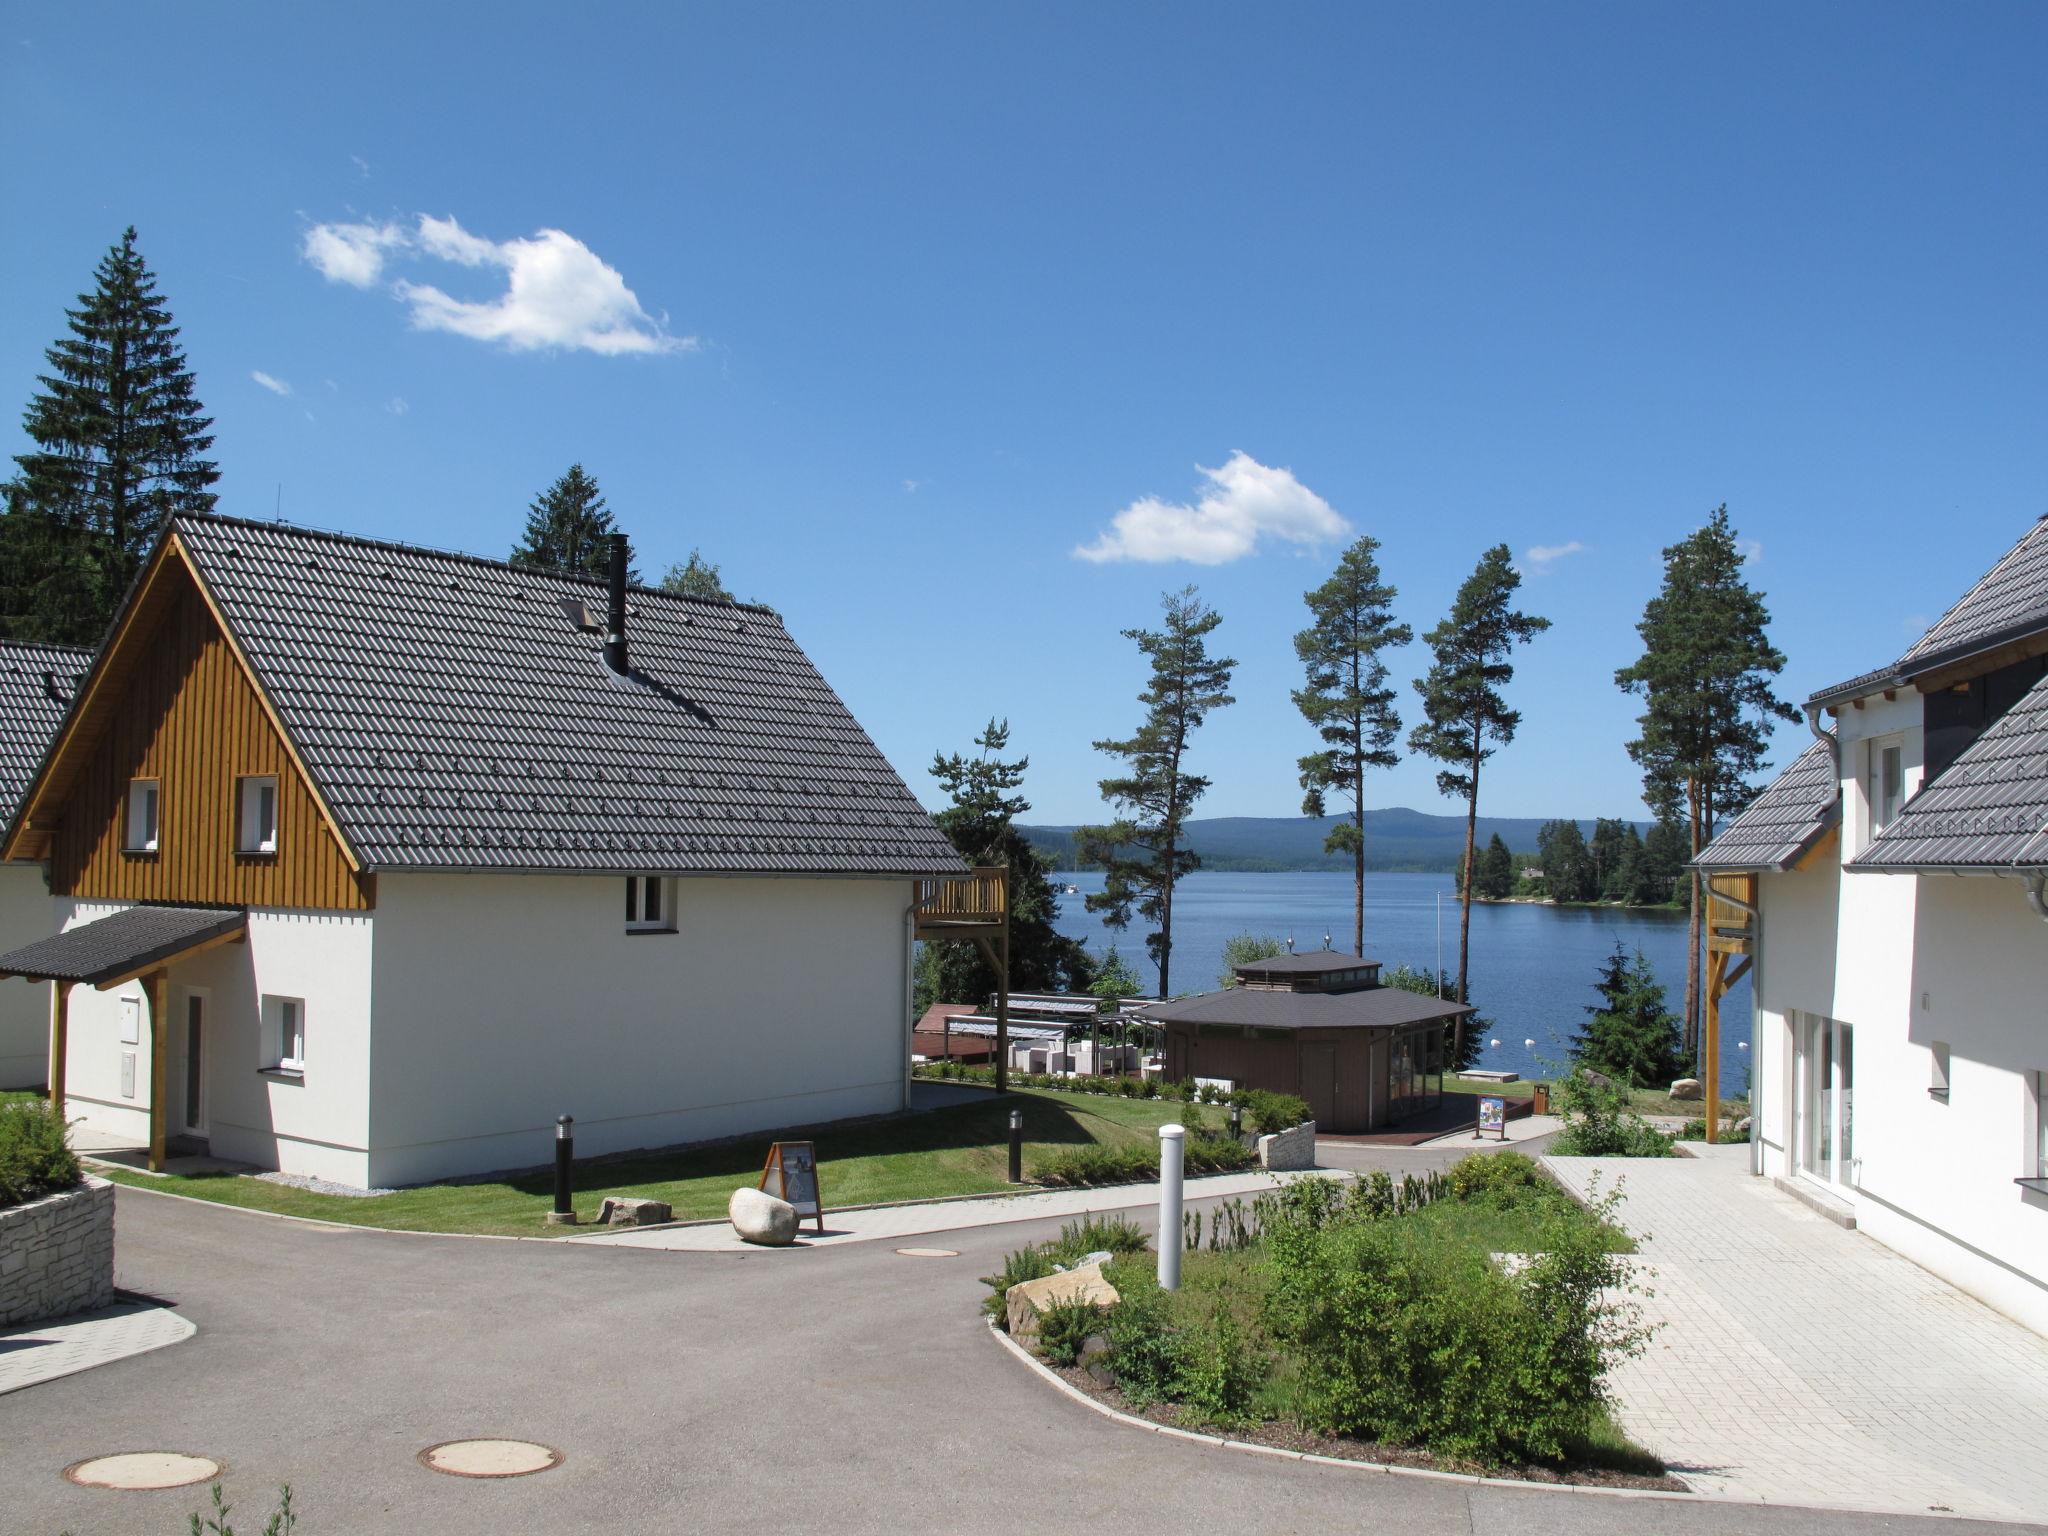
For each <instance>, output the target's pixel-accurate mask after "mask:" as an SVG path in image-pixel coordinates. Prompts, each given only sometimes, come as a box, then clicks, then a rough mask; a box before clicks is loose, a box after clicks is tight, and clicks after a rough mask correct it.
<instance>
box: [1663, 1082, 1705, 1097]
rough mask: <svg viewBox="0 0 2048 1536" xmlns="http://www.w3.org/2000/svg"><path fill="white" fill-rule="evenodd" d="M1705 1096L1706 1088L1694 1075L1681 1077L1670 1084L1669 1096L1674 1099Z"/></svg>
mask: <svg viewBox="0 0 2048 1536" xmlns="http://www.w3.org/2000/svg"><path fill="white" fill-rule="evenodd" d="M1706 1096H1707V1090H1706V1089H1705V1088H1703V1087H1702V1086H1701V1085H1700V1080H1699V1079H1698V1078H1696V1077H1681V1078H1680V1079H1679V1080H1678V1081H1677V1082H1675V1083H1673V1084H1672V1085H1671V1097H1673V1098H1674V1099H1703V1098H1705V1097H1706Z"/></svg>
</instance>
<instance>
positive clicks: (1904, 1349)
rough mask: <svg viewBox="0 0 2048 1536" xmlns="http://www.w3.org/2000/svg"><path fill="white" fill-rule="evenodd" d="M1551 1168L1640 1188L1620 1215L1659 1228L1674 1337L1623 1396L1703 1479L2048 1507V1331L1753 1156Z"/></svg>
mask: <svg viewBox="0 0 2048 1536" xmlns="http://www.w3.org/2000/svg"><path fill="white" fill-rule="evenodd" d="M1731 1150H1732V1149H1731ZM1742 1150H1743V1151H1746V1150H1747V1149H1746V1148H1745V1149H1742ZM1544 1162H1545V1165H1546V1166H1547V1167H1549V1168H1550V1169H1551V1170H1552V1171H1553V1172H1554V1173H1556V1175H1557V1176H1558V1177H1559V1178H1560V1179H1562V1180H1563V1181H1564V1182H1565V1183H1566V1184H1567V1185H1568V1186H1570V1187H1571V1188H1573V1189H1574V1190H1577V1191H1579V1192H1580V1193H1582V1194H1583V1193H1585V1192H1587V1191H1588V1190H1589V1189H1591V1188H1592V1187H1593V1185H1594V1180H1595V1177H1596V1176H1597V1178H1598V1183H1599V1187H1601V1188H1603V1189H1612V1188H1613V1187H1614V1186H1615V1184H1616V1181H1617V1180H1622V1181H1624V1182H1623V1186H1622V1187H1623V1189H1624V1191H1625V1193H1624V1203H1623V1207H1622V1211H1621V1220H1622V1221H1623V1223H1624V1224H1625V1225H1626V1226H1627V1227H1628V1228H1629V1229H1630V1230H1631V1231H1632V1232H1635V1233H1637V1234H1639V1235H1641V1234H1645V1233H1647V1234H1648V1236H1647V1237H1646V1238H1645V1239H1644V1241H1643V1244H1642V1252H1643V1261H1644V1265H1645V1266H1646V1270H1647V1271H1648V1273H1647V1276H1646V1278H1647V1283H1648V1284H1649V1285H1650V1286H1651V1287H1652V1288H1653V1289H1654V1291H1655V1295H1654V1296H1653V1297H1651V1298H1650V1299H1649V1301H1648V1302H1647V1303H1646V1304H1645V1310H1646V1313H1647V1315H1648V1318H1649V1320H1650V1321H1652V1322H1656V1323H1659V1324H1661V1325H1662V1327H1661V1329H1660V1331H1659V1332H1658V1334H1657V1336H1656V1338H1655V1339H1654V1340H1653V1342H1652V1343H1651V1345H1650V1348H1649V1350H1648V1352H1647V1353H1646V1354H1645V1355H1643V1356H1642V1357H1641V1358H1639V1359H1636V1360H1633V1361H1630V1362H1628V1363H1627V1364H1626V1365H1624V1366H1623V1367H1622V1368H1621V1369H1620V1371H1619V1372H1617V1374H1616V1379H1615V1386H1616V1389H1617V1392H1618V1395H1619V1397H1620V1402H1621V1418H1622V1423H1623V1424H1624V1426H1625V1427H1626V1428H1627V1429H1628V1431H1629V1433H1630V1434H1632V1435H1633V1436H1634V1437H1635V1438H1636V1439H1638V1440H1640V1441H1642V1442H1643V1443H1645V1444H1646V1445H1648V1446H1649V1447H1650V1448H1651V1449H1653V1450H1655V1451H1656V1452H1658V1453H1659V1454H1660V1455H1662V1456H1663V1457H1665V1459H1666V1460H1667V1461H1669V1462H1670V1463H1671V1464H1672V1467H1673V1470H1674V1471H1676V1472H1678V1473H1679V1474H1680V1475H1681V1476H1683V1477H1684V1478H1685V1480H1686V1481H1687V1482H1689V1483H1691V1484H1692V1485H1693V1486H1695V1487H1697V1488H1699V1489H1700V1490H1702V1491H1704V1492H1716V1493H1725V1494H1732V1495H1737V1496H1741V1497H1749V1498H1755V1499H1757V1500H1759V1501H1762V1502H1766V1503H1772V1504H1801V1505H1822V1506H1835V1507H1841V1508H1849V1509H1888V1510H1896V1511H1899V1512H1906V1511H1926V1510H1933V1511H1940V1512H1950V1511H1952V1512H1954V1513H1956V1514H1963V1515H1976V1516H1981V1517H1990V1518H2002V1519H2035V1520H2038V1519H2040V1518H2041V1516H2042V1514H2043V1512H2044V1511H2048V1456H2044V1455H2043V1451H2044V1449H2048V1428H2044V1426H2048V1339H2043V1338H2042V1337H2040V1336H2039V1335H2038V1334H2034V1333H2031V1332H2029V1331H2028V1330H2026V1329H2024V1328H2022V1327H2020V1326H2019V1324H2017V1323H2014V1322H2012V1321H2010V1320H2009V1319H2007V1318H2005V1317H2003V1316H2002V1315H2000V1314H1999V1313H1997V1312H1994V1311H1992V1310H1991V1309H1990V1308H1989V1307H1986V1306H1984V1305H1983V1304H1981V1303H1980V1302H1977V1301H1975V1300H1972V1299H1971V1298H1970V1297H1968V1296H1966V1295H1964V1294H1963V1293H1962V1292H1961V1291H1958V1290H1956V1289H1955V1288H1954V1287H1953V1286H1951V1285H1949V1284H1948V1283H1947V1282H1946V1281H1943V1280H1939V1279H1937V1278H1936V1277H1935V1276H1933V1275H1931V1274H1929V1273H1928V1272H1927V1271H1926V1270H1924V1269H1921V1268H1920V1267H1919V1266H1918V1265H1916V1264H1913V1263H1911V1262H1910V1261H1908V1260H1906V1259H1904V1258H1901V1257H1900V1256H1899V1255H1898V1254H1896V1253H1893V1252H1892V1251H1891V1250H1890V1249H1889V1248H1886V1247H1884V1246H1883V1245H1882V1244H1880V1243H1878V1242H1876V1241H1875V1240H1873V1239H1871V1238H1869V1237H1865V1236H1863V1235H1862V1234H1860V1233H1856V1232H1845V1231H1843V1230H1842V1229H1841V1228H1839V1227H1836V1226H1835V1225H1833V1224H1832V1223H1830V1222H1828V1221H1826V1220H1824V1219H1823V1218H1822V1217H1820V1216H1818V1215H1816V1214H1815V1213H1814V1212H1812V1211H1810V1210H1808V1209H1807V1208H1806V1207H1805V1206H1803V1205H1801V1204H1800V1203H1799V1202H1798V1201H1796V1200H1794V1199H1793V1198H1792V1197H1791V1196H1789V1195H1787V1194H1785V1193H1783V1192H1782V1191H1780V1190H1778V1189H1775V1188H1773V1187H1772V1185H1771V1184H1770V1182H1769V1181H1768V1180H1764V1179H1758V1178H1754V1177H1752V1176H1750V1174H1749V1172H1748V1168H1747V1160H1746V1158H1743V1157H1740V1156H1733V1155H1726V1154H1723V1155H1712V1154H1710V1155H1708V1156H1706V1157H1702V1158H1671V1159H1594V1158H1566V1157H1554V1158H1546V1159H1544Z"/></svg>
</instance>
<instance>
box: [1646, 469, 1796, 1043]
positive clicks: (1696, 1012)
mask: <svg viewBox="0 0 2048 1536" xmlns="http://www.w3.org/2000/svg"><path fill="white" fill-rule="evenodd" d="M1742 566H1743V555H1742V551H1741V549H1740V548H1739V547H1738V545H1737V542H1736V537H1735V530H1734V528H1733V527H1732V526H1731V525H1730V523H1729V521H1728V508H1727V506H1726V504H1723V505H1721V506H1719V507H1716V508H1715V509H1714V511H1713V514H1712V515H1711V516H1710V517H1709V518H1708V519H1707V523H1706V526H1705V527H1703V528H1701V529H1699V530H1698V531H1697V532H1696V533H1693V534H1691V535H1689V536H1687V537H1686V538H1683V539H1681V540H1679V541H1678V542H1677V543H1676V544H1673V545H1671V546H1670V547H1669V548H1668V549H1666V550H1665V551H1664V585H1663V587H1662V589H1661V590H1660V591H1659V592H1658V593H1657V595H1656V596H1655V597H1653V598H1651V599H1650V601H1649V602H1648V604H1646V605H1645V606H1644V609H1643V617H1642V622H1641V623H1639V624H1638V625H1637V626H1636V632H1637V633H1638V634H1639V635H1641V636H1642V640H1643V654H1642V655H1641V656H1640V657H1639V658H1638V659H1637V660H1636V661H1635V662H1634V663H1633V664H1632V665H1630V666H1626V667H1623V668H1621V669H1620V670H1619V671H1617V672H1616V673H1615V674H1614V681H1615V683H1616V684H1617V685H1618V686H1619V687H1621V688H1622V689H1623V690H1625V691H1626V692H1629V693H1633V694H1636V695H1638V696H1639V697H1641V699H1642V700H1643V706H1644V707H1643V712H1642V714H1641V715H1640V716H1638V717H1637V721H1636V723H1637V725H1638V726H1640V727H1641V734H1640V735H1639V736H1638V737H1637V738H1636V739H1635V740H1634V741H1631V742H1630V743H1629V744H1628V754H1629V756H1630V757H1632V758H1633V759H1635V761H1636V763H1637V764H1638V765H1639V766H1640V767H1641V768H1642V770H1643V798H1644V799H1645V800H1646V801H1647V802H1648V803H1649V805H1650V807H1651V808H1652V809H1653V810H1655V811H1656V812H1657V813H1658V815H1659V818H1660V819H1662V818H1665V817H1668V816H1673V815H1676V816H1680V817H1681V818H1682V824H1683V826H1684V829H1685V831H1686V834H1687V850H1688V854H1689V855H1690V856H1691V857H1697V856H1698V854H1699V851H1700V849H1702V848H1704V847H1705V846H1706V845H1707V843H1708V841H1709V840H1710V839H1712V837H1713V835H1714V830H1715V827H1716V825H1717V823H1718V822H1719V821H1720V819H1721V818H1722V817H1724V816H1728V815H1732V814H1733V813H1735V812H1736V811H1739V810H1741V809H1742V807H1744V806H1745V805H1747V804H1749V802H1750V800H1751V799H1752V798H1754V797H1755V795H1756V792H1757V789H1758V785H1757V783H1756V781H1755V775H1756V774H1757V773H1758V771H1759V770H1761V769H1762V767H1763V764H1764V758H1765V756H1766V755H1767V754H1768V752H1769V751H1770V742H1771V730H1772V726H1773V722H1775V721H1778V720H1796V719H1798V718H1799V717H1798V714H1797V712H1796V711H1794V710H1793V708H1792V706H1791V705H1790V704H1788V703H1787V702H1786V701H1785V700H1783V699H1781V698H1779V697H1778V695H1777V693H1776V692H1775V691H1774V690H1773V689H1772V686H1771V680H1772V679H1773V678H1774V677H1776V676H1777V675H1778V674H1779V673H1780V672H1782V671H1784V669H1785V658H1784V656H1783V655H1782V654H1780V653H1779V651H1778V650H1777V648H1776V647H1775V646H1773V645H1772V644H1771V642H1770V640H1769V638H1768V637H1767V636H1766V635H1765V633H1764V631H1765V629H1766V628H1767V627H1768V625H1769V624H1770V617H1771V616H1770V613H1769V611H1768V610H1767V609H1766V608H1765V607H1764V599H1763V594H1762V593H1760V592H1755V591H1752V590H1751V589H1750V586H1749V583H1748V582H1747V581H1745V580H1744V579H1743V574H1742ZM1689 884H1690V895H1691V908H1692V921H1691V924H1690V927H1689V931H1688V944H1687V949H1686V954H1687V960H1686V967H1685V1048H1686V1050H1687V1051H1688V1052H1689V1053H1692V1052H1696V1051H1697V1049H1698V1044H1699V1019H1700V998H1699V988H1700V961H1701V946H1700V940H1701V933H1700V900H1699V884H1700V877H1699V873H1698V871H1696V870H1695V871H1693V872H1692V877H1691V880H1690V882H1689Z"/></svg>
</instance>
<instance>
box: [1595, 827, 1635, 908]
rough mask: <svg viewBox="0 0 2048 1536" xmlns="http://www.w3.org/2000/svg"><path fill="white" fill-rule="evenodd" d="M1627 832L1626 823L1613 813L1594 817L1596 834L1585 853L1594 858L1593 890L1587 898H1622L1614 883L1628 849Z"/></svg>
mask: <svg viewBox="0 0 2048 1536" xmlns="http://www.w3.org/2000/svg"><path fill="white" fill-rule="evenodd" d="M1628 833H1629V827H1628V824H1627V823H1626V822H1623V821H1618V820H1616V819H1615V818H1613V817H1611V816H1600V817H1596V818H1595V819H1594V822H1593V836H1592V838H1591V839H1590V840H1589V841H1588V843H1587V845H1586V852H1587V853H1588V855H1590V856H1591V858H1592V861H1593V868H1592V893H1591V894H1590V895H1589V896H1587V898H1586V899H1587V900H1588V901H1618V900H1620V899H1621V897H1620V893H1619V892H1618V891H1617V889H1616V886H1615V882H1616V880H1617V878H1618V874H1619V871H1620V869H1621V863H1622V859H1623V858H1624V857H1625V855H1626V852H1627V849H1628Z"/></svg>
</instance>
